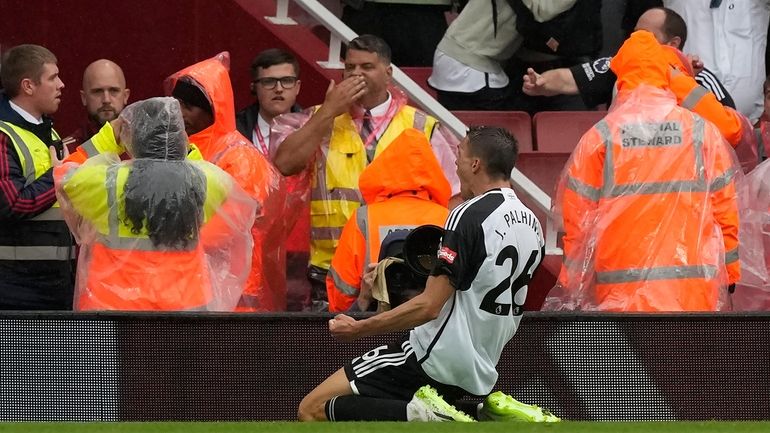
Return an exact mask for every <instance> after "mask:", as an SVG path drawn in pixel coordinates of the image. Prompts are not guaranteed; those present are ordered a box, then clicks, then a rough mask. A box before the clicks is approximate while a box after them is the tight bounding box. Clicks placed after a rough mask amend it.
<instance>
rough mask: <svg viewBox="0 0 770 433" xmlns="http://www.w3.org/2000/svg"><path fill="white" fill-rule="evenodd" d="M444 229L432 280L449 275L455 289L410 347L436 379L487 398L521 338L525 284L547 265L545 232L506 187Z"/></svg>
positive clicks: (460, 211) (460, 212)
mask: <svg viewBox="0 0 770 433" xmlns="http://www.w3.org/2000/svg"><path fill="white" fill-rule="evenodd" d="M444 228H445V230H446V232H445V233H444V237H443V238H442V241H441V245H440V247H439V252H438V257H439V260H438V264H437V265H436V267H435V268H434V270H433V275H447V276H448V277H449V280H450V282H451V283H452V285H453V286H454V287H455V289H456V290H455V293H454V296H453V297H451V298H450V299H449V300H448V301H447V302H446V304H444V306H443V308H442V309H441V312H440V314H439V316H438V318H436V319H435V320H432V321H430V322H428V323H426V324H424V325H422V326H419V327H417V328H415V329H413V330H412V331H411V333H410V335H409V341H410V343H411V345H412V347H413V348H414V352H415V354H416V355H417V359H418V360H419V362H420V364H421V365H422V368H423V370H424V371H425V373H427V374H428V375H429V376H430V377H431V378H433V379H435V380H437V381H439V382H441V383H445V384H448V385H456V386H459V387H461V388H463V389H464V390H466V391H467V392H470V393H472V394H476V395H485V394H488V393H489V392H490V391H491V390H492V388H493V387H494V385H495V383H496V382H497V370H496V369H495V367H496V365H497V362H498V360H499V359H500V353H501V352H502V350H503V347H504V346H505V344H506V343H507V342H508V341H509V340H510V339H511V338H512V337H513V335H514V334H515V333H516V328H517V327H518V325H519V322H520V321H521V316H522V313H523V305H524V300H525V299H526V297H527V284H528V283H529V281H530V279H531V278H532V273H533V272H534V271H535V269H536V268H537V266H538V265H539V264H540V262H541V261H542V259H543V254H544V245H545V241H544V239H543V230H542V228H541V226H540V222H539V221H538V220H537V218H535V215H534V214H533V213H532V211H531V210H529V209H528V208H527V207H526V206H524V204H522V203H521V201H519V199H518V198H517V197H516V194H515V193H514V192H513V190H512V189H509V188H502V189H495V190H491V191H488V192H486V193H485V194H483V195H480V196H478V197H475V198H473V199H472V200H469V201H467V202H466V203H463V204H461V205H460V206H458V207H457V208H455V209H454V210H453V211H452V212H451V213H450V214H449V217H448V218H447V221H446V224H445V227H444Z"/></svg>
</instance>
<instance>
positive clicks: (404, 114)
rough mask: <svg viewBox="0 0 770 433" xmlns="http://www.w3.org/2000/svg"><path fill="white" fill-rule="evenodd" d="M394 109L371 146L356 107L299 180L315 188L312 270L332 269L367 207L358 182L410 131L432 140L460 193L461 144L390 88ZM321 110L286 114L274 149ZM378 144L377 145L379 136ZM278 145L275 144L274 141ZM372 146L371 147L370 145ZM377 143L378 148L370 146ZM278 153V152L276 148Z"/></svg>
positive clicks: (274, 132)
mask: <svg viewBox="0 0 770 433" xmlns="http://www.w3.org/2000/svg"><path fill="white" fill-rule="evenodd" d="M389 91H390V96H391V100H390V104H389V106H388V110H387V112H386V114H385V115H383V116H380V117H379V118H376V117H375V118H374V119H372V124H373V126H374V130H373V132H372V133H371V134H369V137H367V139H366V140H362V138H361V137H360V135H359V134H360V131H361V129H362V119H363V115H364V112H363V108H362V107H360V106H354V107H353V109H352V110H351V112H350V113H345V114H342V115H340V116H337V117H336V118H335V119H334V126H333V129H332V133H331V136H330V137H325V138H324V141H323V143H322V144H321V146H320V149H319V151H318V152H317V154H316V156H315V158H314V160H313V161H312V162H311V163H310V164H309V167H308V169H306V170H304V171H303V172H302V173H301V175H300V177H305V178H308V177H309V180H308V181H306V184H309V185H310V226H311V228H310V229H311V234H310V264H311V265H314V266H317V267H319V268H322V269H328V268H329V266H330V264H331V260H332V256H333V255H334V251H335V249H336V248H337V243H338V242H339V238H340V235H341V233H342V228H343V227H344V225H345V223H346V222H347V221H348V220H349V219H350V217H351V215H353V212H354V211H355V210H356V209H357V208H358V207H359V206H360V205H361V204H362V197H361V193H360V191H359V190H358V179H359V177H360V176H361V173H362V172H363V171H364V168H366V166H367V164H368V163H369V162H368V161H369V160H375V159H376V158H379V155H380V154H381V153H382V152H383V151H384V150H385V149H387V148H388V146H390V144H391V143H392V142H393V140H394V139H395V138H396V137H397V136H398V135H399V134H401V132H403V131H404V130H405V129H408V128H414V129H417V130H419V131H422V132H423V134H424V135H425V137H426V138H427V139H429V140H430V143H431V148H432V149H433V153H434V155H435V156H436V159H437V160H438V161H439V165H440V166H441V168H442V171H443V173H444V176H445V177H446V178H447V180H448V181H449V182H450V186H451V187H452V190H453V192H454V193H459V191H460V188H459V179H458V178H457V174H456V172H455V164H454V162H455V159H456V154H457V152H456V149H457V145H458V143H459V141H458V140H457V138H456V137H455V136H454V135H452V133H451V132H449V131H448V130H446V129H445V128H444V127H443V126H441V125H440V124H438V123H437V121H436V119H434V118H433V117H431V116H429V115H427V114H426V113H424V112H422V111H420V110H418V109H416V108H414V107H411V106H409V105H407V104H406V102H407V98H406V95H405V94H404V93H403V91H401V90H400V89H397V88H390V89H389ZM318 108H319V107H313V108H311V109H309V110H308V112H306V113H291V114H284V115H282V116H279V117H278V118H276V120H275V122H274V124H273V126H272V128H271V143H272V142H275V143H278V145H280V143H281V142H282V141H283V140H284V139H285V138H286V136H288V135H289V134H291V133H292V132H294V131H296V130H297V129H299V128H301V127H302V126H303V125H304V124H305V122H307V120H308V119H310V117H311V114H312V113H313V112H315V110H317V109H318ZM378 133H381V136H380V138H379V140H376V141H374V140H373V139H374V137H375V136H376V134H378ZM273 140H274V141H273ZM364 141H366V142H367V143H369V144H370V146H367V145H366V143H365V142H364ZM372 143H376V145H374V146H371V144H372ZM276 148H277V146H276Z"/></svg>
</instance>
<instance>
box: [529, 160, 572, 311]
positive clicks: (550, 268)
mask: <svg viewBox="0 0 770 433" xmlns="http://www.w3.org/2000/svg"><path fill="white" fill-rule="evenodd" d="M569 157H570V154H569V153H566V152H562V153H548V152H536V151H529V152H524V151H523V152H520V153H519V158H518V161H517V162H516V168H518V169H519V171H521V172H522V173H523V174H524V175H525V176H527V177H528V178H529V179H530V180H531V181H532V182H534V183H535V184H536V185H537V186H539V187H540V189H542V190H543V191H544V192H545V193H546V194H548V195H549V196H551V199H553V198H554V197H555V195H556V183H557V182H558V181H559V175H560V174H561V171H562V169H563V168H564V165H565V164H566V163H567V160H569ZM517 195H518V197H519V199H521V201H522V202H523V203H524V204H525V205H526V206H527V207H529V208H530V209H532V212H533V213H534V214H535V216H536V217H537V219H538V220H540V224H542V225H543V229H544V230H545V225H546V224H547V222H546V215H545V212H543V211H541V210H540V209H538V208H537V206H535V203H534V202H532V201H531V200H530V199H529V198H528V197H527V196H526V194H522V193H521V191H517ZM561 259H562V258H561V256H546V257H545V259H544V260H543V264H542V265H541V266H540V267H539V268H538V270H537V272H535V274H534V275H533V277H532V281H531V282H530V284H529V292H528V293H527V301H526V303H525V304H524V309H525V310H527V311H537V310H539V309H540V307H541V306H542V305H543V301H544V300H545V297H546V295H548V291H549V290H551V288H552V287H553V286H554V284H555V283H556V277H557V275H559V270H560V268H561Z"/></svg>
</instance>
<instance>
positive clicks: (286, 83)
mask: <svg viewBox="0 0 770 433" xmlns="http://www.w3.org/2000/svg"><path fill="white" fill-rule="evenodd" d="M297 81H299V79H297V77H291V76H288V77H280V78H276V77H264V78H257V79H256V80H254V81H253V82H254V83H259V85H260V86H262V87H263V88H265V89H267V90H273V89H275V86H277V85H278V82H280V83H281V87H283V88H284V89H291V88H292V87H294V86H295V85H296V84H297Z"/></svg>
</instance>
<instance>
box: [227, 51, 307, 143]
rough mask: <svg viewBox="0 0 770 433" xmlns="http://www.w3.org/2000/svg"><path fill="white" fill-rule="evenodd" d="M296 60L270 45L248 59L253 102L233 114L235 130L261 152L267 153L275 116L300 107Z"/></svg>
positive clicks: (297, 109)
mask: <svg viewBox="0 0 770 433" xmlns="http://www.w3.org/2000/svg"><path fill="white" fill-rule="evenodd" d="M300 84H301V83H300V80H299V62H297V58H296V57H294V55H293V54H291V53H289V52H287V51H284V50H281V49H278V48H270V49H267V50H265V51H262V52H261V53H259V54H257V57H256V58H255V59H254V61H253V62H252V63H251V86H250V89H251V94H252V95H253V96H255V97H256V100H255V101H254V103H253V104H251V105H249V106H248V107H246V108H244V109H243V110H241V111H239V112H238V114H236V115H235V124H236V128H237V129H238V132H240V133H241V134H243V136H244V137H246V138H248V139H250V140H251V142H252V143H254V145H255V146H257V149H259V151H260V152H262V154H263V155H265V156H269V155H270V124H271V123H272V121H273V119H274V118H275V117H276V116H280V115H281V114H285V113H289V112H297V111H300V109H299V106H298V105H297V95H298V94H299V89H300Z"/></svg>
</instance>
